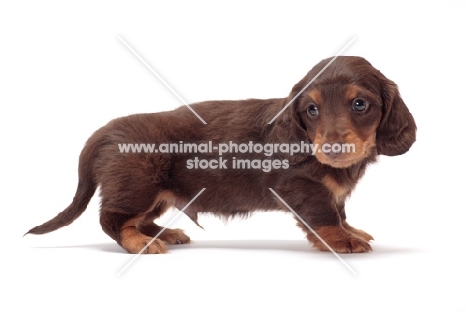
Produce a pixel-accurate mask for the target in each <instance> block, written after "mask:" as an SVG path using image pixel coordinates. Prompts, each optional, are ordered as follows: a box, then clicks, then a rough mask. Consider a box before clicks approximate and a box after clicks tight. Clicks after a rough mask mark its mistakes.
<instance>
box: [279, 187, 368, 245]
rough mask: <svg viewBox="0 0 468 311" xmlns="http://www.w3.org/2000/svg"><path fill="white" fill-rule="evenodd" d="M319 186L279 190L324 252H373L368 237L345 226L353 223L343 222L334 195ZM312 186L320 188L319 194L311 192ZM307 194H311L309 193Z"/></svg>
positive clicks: (310, 238) (300, 225)
mask: <svg viewBox="0 0 468 311" xmlns="http://www.w3.org/2000/svg"><path fill="white" fill-rule="evenodd" d="M319 187H320V186H319V185H307V186H306V188H305V189H302V190H301V189H297V188H296V189H288V191H284V192H283V191H280V192H278V193H279V195H280V196H281V197H282V198H283V199H284V201H285V202H286V203H287V204H288V205H289V207H290V208H291V209H292V210H293V211H294V212H295V213H296V214H297V215H298V216H299V217H300V219H299V218H298V217H295V218H296V220H297V221H298V226H299V227H300V228H302V230H304V232H305V233H306V235H307V240H309V241H310V242H311V243H312V244H313V246H314V247H315V248H317V249H318V250H321V251H330V249H329V247H330V248H331V249H333V250H334V251H335V252H337V253H364V252H369V251H371V250H372V247H371V246H370V245H369V243H367V241H366V240H365V239H363V238H362V237H360V236H358V235H357V234H354V233H352V232H350V231H348V230H347V229H346V228H345V226H349V225H347V223H346V221H344V222H342V221H341V217H340V211H339V210H338V209H337V206H336V203H335V202H334V200H333V198H332V197H331V196H329V195H328V194H327V192H326V191H320V188H319ZM317 188H318V189H317ZM310 189H317V191H314V193H315V195H310V192H311V190H310ZM281 193H283V194H284V195H281ZM305 194H309V195H308V196H305ZM280 204H283V203H280ZM304 222H305V224H304ZM311 229H312V230H311ZM319 237H320V238H319ZM322 241H323V242H325V243H326V245H325V244H324V243H323V242H322ZM327 245H328V246H327Z"/></svg>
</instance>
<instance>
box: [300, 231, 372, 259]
mask: <svg viewBox="0 0 468 311" xmlns="http://www.w3.org/2000/svg"><path fill="white" fill-rule="evenodd" d="M315 232H316V233H317V234H318V235H319V236H320V237H321V238H322V239H323V240H324V241H325V243H327V244H328V246H330V247H331V248H332V249H333V250H334V251H335V252H337V253H366V252H370V251H372V247H371V246H370V245H369V243H367V241H365V240H364V239H362V238H361V237H359V236H357V235H355V234H353V233H351V232H349V231H347V230H346V229H345V228H344V227H343V226H325V227H319V228H317V229H315ZM307 239H308V240H309V241H311V242H312V243H313V245H314V247H315V248H317V249H318V250H321V251H330V250H329V248H328V247H327V246H326V245H324V244H323V243H322V242H321V241H320V239H318V238H317V237H316V236H315V235H314V234H313V233H310V234H309V233H308V234H307Z"/></svg>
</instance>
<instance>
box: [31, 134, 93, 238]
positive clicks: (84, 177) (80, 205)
mask: <svg viewBox="0 0 468 311" xmlns="http://www.w3.org/2000/svg"><path fill="white" fill-rule="evenodd" d="M99 145H100V144H99V141H98V140H94V141H93V138H91V139H90V140H89V141H88V142H87V143H86V146H85V147H84V148H83V151H82V152H81V155H80V161H79V166H78V187H77V189H76V193H75V197H74V198H73V202H72V203H71V204H70V205H69V206H68V207H67V208H66V209H65V210H63V211H62V212H61V213H59V214H58V215H57V216H55V217H54V218H52V219H51V220H49V221H47V222H45V223H43V224H42V225H40V226H37V227H34V228H32V229H31V230H29V231H28V232H27V233H26V234H29V233H31V234H45V233H49V232H52V231H54V230H57V229H59V228H62V227H64V226H68V225H69V224H71V223H72V222H73V221H74V220H75V219H77V218H78V217H79V216H80V215H81V214H82V213H83V212H84V211H85V210H86V207H87V206H88V203H89V201H90V200H91V198H92V197H93V195H94V192H95V191H96V188H97V183H96V181H95V180H94V176H93V166H94V161H95V160H96V158H97V155H98V151H99ZM26 234H25V235H26Z"/></svg>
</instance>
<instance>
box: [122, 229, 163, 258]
mask: <svg viewBox="0 0 468 311" xmlns="http://www.w3.org/2000/svg"><path fill="white" fill-rule="evenodd" d="M121 236H122V240H121V242H120V244H121V245H122V247H123V248H124V249H125V250H126V251H127V252H129V253H130V254H138V253H140V252H141V251H142V250H143V252H142V254H165V253H167V246H166V244H165V243H164V242H163V241H161V240H160V239H155V240H154V241H151V240H152V238H150V237H148V236H146V235H144V234H142V233H141V232H140V231H138V230H137V229H136V228H134V227H129V228H125V229H124V230H122V232H121Z"/></svg>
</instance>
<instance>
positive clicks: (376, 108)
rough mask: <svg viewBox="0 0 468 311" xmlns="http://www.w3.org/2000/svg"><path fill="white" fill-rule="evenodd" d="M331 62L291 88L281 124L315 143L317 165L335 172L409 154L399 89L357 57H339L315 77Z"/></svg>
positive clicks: (407, 116)
mask: <svg viewBox="0 0 468 311" xmlns="http://www.w3.org/2000/svg"><path fill="white" fill-rule="evenodd" d="M330 60H331V58H330V59H325V60H323V61H321V62H320V63H318V64H317V65H316V66H315V67H314V68H312V70H311V71H310V72H309V73H308V74H307V75H306V76H305V77H304V78H303V79H302V80H301V81H300V82H299V83H297V84H296V85H295V86H294V88H293V90H292V92H291V94H290V96H289V97H288V99H287V101H288V102H289V101H291V100H293V99H294V98H295V99H294V101H293V103H292V104H291V108H290V109H288V110H287V111H285V113H286V114H289V115H285V116H283V119H282V121H283V122H284V121H285V120H289V121H290V123H289V124H290V125H292V126H293V127H299V129H295V130H293V131H289V132H290V133H299V132H301V130H302V135H305V136H306V139H308V140H309V141H310V142H312V143H314V144H316V146H317V152H316V154H315V156H316V158H317V160H318V161H319V162H321V163H323V164H328V165H330V166H332V167H336V168H345V167H349V166H351V165H353V164H356V163H358V162H360V161H363V160H364V159H366V158H371V157H375V156H376V155H377V154H382V155H389V156H394V155H400V154H403V153H405V152H406V151H408V150H409V148H410V147H411V145H412V144H413V142H414V141H415V139H416V125H415V122H414V119H413V117H412V115H411V113H410V112H409V111H408V108H407V107H406V105H405V103H404V102H403V100H402V99H401V97H400V95H399V92H398V88H397V86H396V85H395V84H394V83H393V82H392V81H390V80H389V79H387V78H386V77H385V76H384V75H383V74H382V73H380V71H378V70H377V69H375V68H374V67H372V65H371V64H370V63H369V62H367V61H366V60H365V59H363V58H361V57H351V56H340V57H338V58H337V59H336V60H335V61H334V62H332V63H331V64H330V65H329V66H328V67H327V68H326V69H325V70H324V71H323V72H322V73H321V74H320V75H318V76H317V74H318V73H319V72H320V71H321V70H322V69H323V68H324V67H325V66H326V65H327V64H328V63H329V61H330ZM316 76H317V78H316V79H315V80H314V81H313V82H312V83H311V84H310V85H309V86H307V84H308V83H309V82H310V81H311V80H312V79H313V78H314V77H316ZM304 88H305V89H304ZM301 91H302V93H301ZM299 93H300V95H299V96H297V95H298V94H299ZM279 123H281V120H280V121H279Z"/></svg>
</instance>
